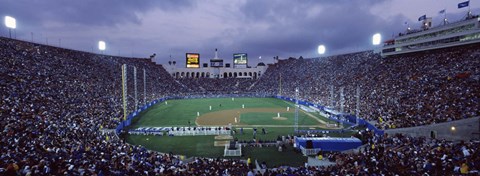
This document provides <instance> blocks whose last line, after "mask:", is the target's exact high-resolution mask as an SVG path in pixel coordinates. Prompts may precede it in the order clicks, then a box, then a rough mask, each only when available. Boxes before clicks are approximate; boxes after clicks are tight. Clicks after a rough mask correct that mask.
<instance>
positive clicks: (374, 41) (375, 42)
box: [372, 33, 382, 45]
mask: <svg viewBox="0 0 480 176" xmlns="http://www.w3.org/2000/svg"><path fill="white" fill-rule="evenodd" d="M381 41H382V36H381V35H380V34H379V33H376V34H375V35H373V37H372V44H373V45H380V42H381Z"/></svg>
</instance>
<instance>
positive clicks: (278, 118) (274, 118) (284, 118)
mask: <svg viewBox="0 0 480 176" xmlns="http://www.w3.org/2000/svg"><path fill="white" fill-rule="evenodd" d="M272 119H273V120H287V118H286V117H273V118H272Z"/></svg>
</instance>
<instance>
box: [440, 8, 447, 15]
mask: <svg viewBox="0 0 480 176" xmlns="http://www.w3.org/2000/svg"><path fill="white" fill-rule="evenodd" d="M445 11H446V10H445V9H443V10H440V12H438V13H439V14H444V13H445Z"/></svg>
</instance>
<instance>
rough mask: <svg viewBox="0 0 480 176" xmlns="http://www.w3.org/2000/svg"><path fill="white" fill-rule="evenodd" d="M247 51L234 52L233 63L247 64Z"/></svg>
mask: <svg viewBox="0 0 480 176" xmlns="http://www.w3.org/2000/svg"><path fill="white" fill-rule="evenodd" d="M247 61H248V59H247V53H236V54H233V65H247Z"/></svg>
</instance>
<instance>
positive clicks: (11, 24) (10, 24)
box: [5, 16, 17, 38]
mask: <svg viewBox="0 0 480 176" xmlns="http://www.w3.org/2000/svg"><path fill="white" fill-rule="evenodd" d="M5 26H7V28H8V33H9V34H10V38H12V29H15V28H17V21H16V20H15V18H13V17H11V16H5Z"/></svg>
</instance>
